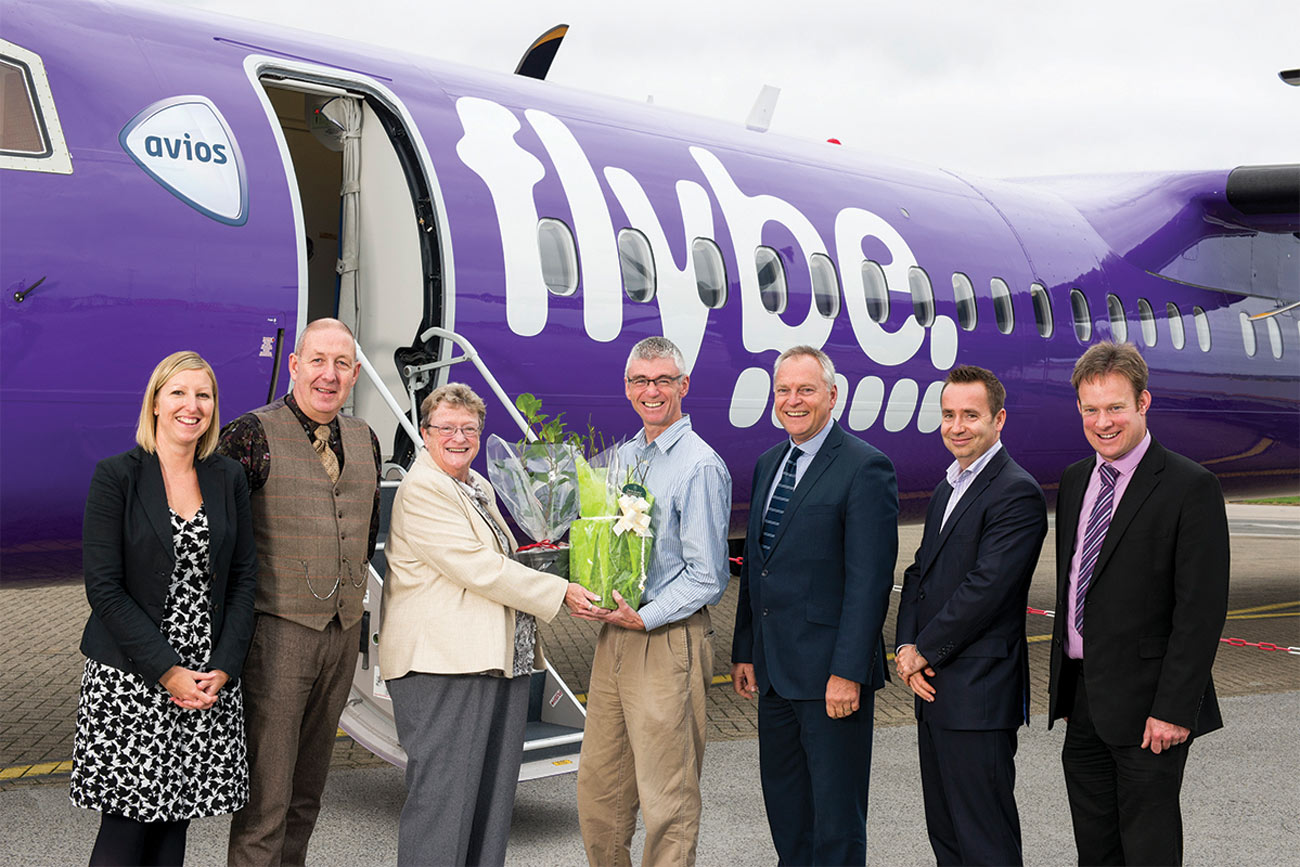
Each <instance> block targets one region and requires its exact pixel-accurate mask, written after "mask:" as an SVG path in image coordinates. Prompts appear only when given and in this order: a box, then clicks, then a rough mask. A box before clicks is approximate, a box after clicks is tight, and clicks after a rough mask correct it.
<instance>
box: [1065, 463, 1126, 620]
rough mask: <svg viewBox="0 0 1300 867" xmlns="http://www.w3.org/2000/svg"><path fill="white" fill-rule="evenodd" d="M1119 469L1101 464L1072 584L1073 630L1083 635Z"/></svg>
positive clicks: (1108, 523) (1108, 526)
mask: <svg viewBox="0 0 1300 867" xmlns="http://www.w3.org/2000/svg"><path fill="white" fill-rule="evenodd" d="M1118 478H1119V470H1117V469H1115V467H1113V466H1112V465H1110V464H1107V463H1103V464H1102V465H1101V490H1100V491H1098V492H1097V502H1096V503H1095V504H1094V505H1093V507H1092V514H1091V515H1089V516H1088V531H1087V532H1086V533H1085V534H1084V536H1083V556H1082V557H1080V558H1079V581H1078V584H1077V585H1076V586H1075V588H1074V631H1075V632H1077V633H1079V634H1080V635H1083V602H1084V599H1086V598H1087V596H1088V586H1089V585H1090V584H1092V572H1093V570H1094V569H1096V568H1097V555H1099V554H1100V553H1101V546H1102V544H1103V543H1104V542H1105V541H1106V530H1108V529H1109V528H1110V518H1111V504H1112V503H1113V502H1114V501H1115V480H1116V479H1118Z"/></svg>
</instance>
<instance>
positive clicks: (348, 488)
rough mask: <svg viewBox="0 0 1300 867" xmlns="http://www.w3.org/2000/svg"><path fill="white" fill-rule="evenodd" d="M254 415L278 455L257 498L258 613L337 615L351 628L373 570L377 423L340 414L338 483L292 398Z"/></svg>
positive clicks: (307, 617)
mask: <svg viewBox="0 0 1300 867" xmlns="http://www.w3.org/2000/svg"><path fill="white" fill-rule="evenodd" d="M254 415H256V416H257V418H258V420H259V421H260V422H261V423H262V429H263V430H264V431H265V432H266V444H267V449H268V450H269V452H270V455H271V472H270V475H269V476H268V477H267V480H266V484H265V485H264V486H263V487H262V489H261V490H260V491H257V492H255V493H254V494H253V496H252V507H253V535H254V536H255V537H256V539H257V562H258V572H257V604H256V607H257V611H258V612H259V613H264V614H274V615H276V616H277V617H283V618H284V619H286V620H291V621H293V622H294V623H298V624H301V625H303V626H307V627H309V628H311V629H317V630H320V629H324V628H325V627H326V626H328V625H329V622H330V620H331V619H332V618H333V617H334V615H335V614H337V615H338V618H339V622H340V623H341V624H342V625H343V627H344V628H345V629H346V628H348V627H350V626H352V625H353V624H354V623H356V622H357V621H358V620H360V619H361V614H362V605H361V602H362V599H363V597H364V596H365V595H366V584H367V577H368V575H369V572H368V569H367V562H366V547H367V545H368V543H369V538H370V512H371V510H372V509H373V508H374V501H375V485H376V482H377V480H376V477H375V465H374V462H373V460H371V453H372V448H371V444H370V427H369V426H368V425H367V424H366V423H365V422H364V421H361V420H360V419H356V418H352V417H351V416H344V415H340V416H339V429H340V433H341V434H342V437H343V456H344V461H343V472H342V473H341V474H340V476H339V480H338V482H337V484H336V483H332V482H331V481H330V477H329V476H328V475H327V474H326V472H325V467H324V466H322V464H321V460H320V455H319V454H317V453H316V450H315V449H314V448H312V444H311V441H310V440H308V439H307V436H306V434H305V433H304V432H303V429H302V425H301V424H300V423H299V422H298V418H297V417H296V416H295V415H294V414H293V410H291V409H290V408H289V407H288V406H286V405H285V403H284V401H282V400H281V401H276V402H275V403H273V404H270V405H269V406H266V407H263V408H262V409H259V410H254Z"/></svg>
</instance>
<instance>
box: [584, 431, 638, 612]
mask: <svg viewBox="0 0 1300 867" xmlns="http://www.w3.org/2000/svg"><path fill="white" fill-rule="evenodd" d="M576 463H577V470H578V501H579V512H580V514H581V517H580V518H578V519H577V520H575V521H573V523H572V525H571V527H570V530H569V542H570V556H569V569H570V575H571V577H572V580H574V581H577V582H578V583H579V584H581V585H582V586H583V587H586V588H587V589H588V590H590V591H591V592H593V593H596V594H599V596H600V599H599V601H597V602H595V603H594V604H595V605H597V606H599V607H601V608H606V609H609V610H613V609H615V608H617V607H618V604H617V603H616V602H615V601H614V593H613V591H615V590H617V591H618V592H619V595H620V596H622V597H623V599H624V600H626V601H627V604H628V605H629V606H631V607H632V608H637V607H639V606H640V605H641V594H642V593H643V592H644V591H645V578H646V566H647V564H648V563H649V559H650V551H651V546H652V545H653V544H654V534H653V533H652V531H651V529H650V507H651V506H652V505H653V504H654V496H653V495H652V494H651V493H650V492H649V491H647V490H646V489H645V487H644V486H643V485H642V484H640V483H639V482H638V481H637V479H636V478H635V475H636V474H635V468H634V467H624V466H622V465H621V464H620V461H619V454H618V448H617V447H615V448H611V449H607V450H605V451H604V452H601V453H600V454H598V455H596V456H594V457H593V458H592V459H591V460H590V461H588V460H585V459H584V458H583V457H582V456H579V457H578V459H577V462H576Z"/></svg>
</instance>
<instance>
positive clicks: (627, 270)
mask: <svg viewBox="0 0 1300 867" xmlns="http://www.w3.org/2000/svg"><path fill="white" fill-rule="evenodd" d="M618 267H619V270H621V271H622V272H623V291H624V292H626V293H627V297H628V298H631V299H632V300H633V301H637V302H640V303H642V304H645V303H647V302H649V301H650V300H651V299H653V298H654V297H655V259H654V254H653V253H651V252H650V242H649V241H648V240H646V236H645V235H643V234H641V233H640V232H638V231H637V230H636V229H623V230H621V231H620V232H619V233H618Z"/></svg>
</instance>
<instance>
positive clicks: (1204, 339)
mask: <svg viewBox="0 0 1300 867" xmlns="http://www.w3.org/2000/svg"><path fill="white" fill-rule="evenodd" d="M1192 322H1194V323H1196V342H1197V343H1198V344H1200V347H1201V352H1209V351H1210V317H1208V316H1206V315H1205V311H1204V310H1202V309H1201V308H1200V307H1193V308H1192Z"/></svg>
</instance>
